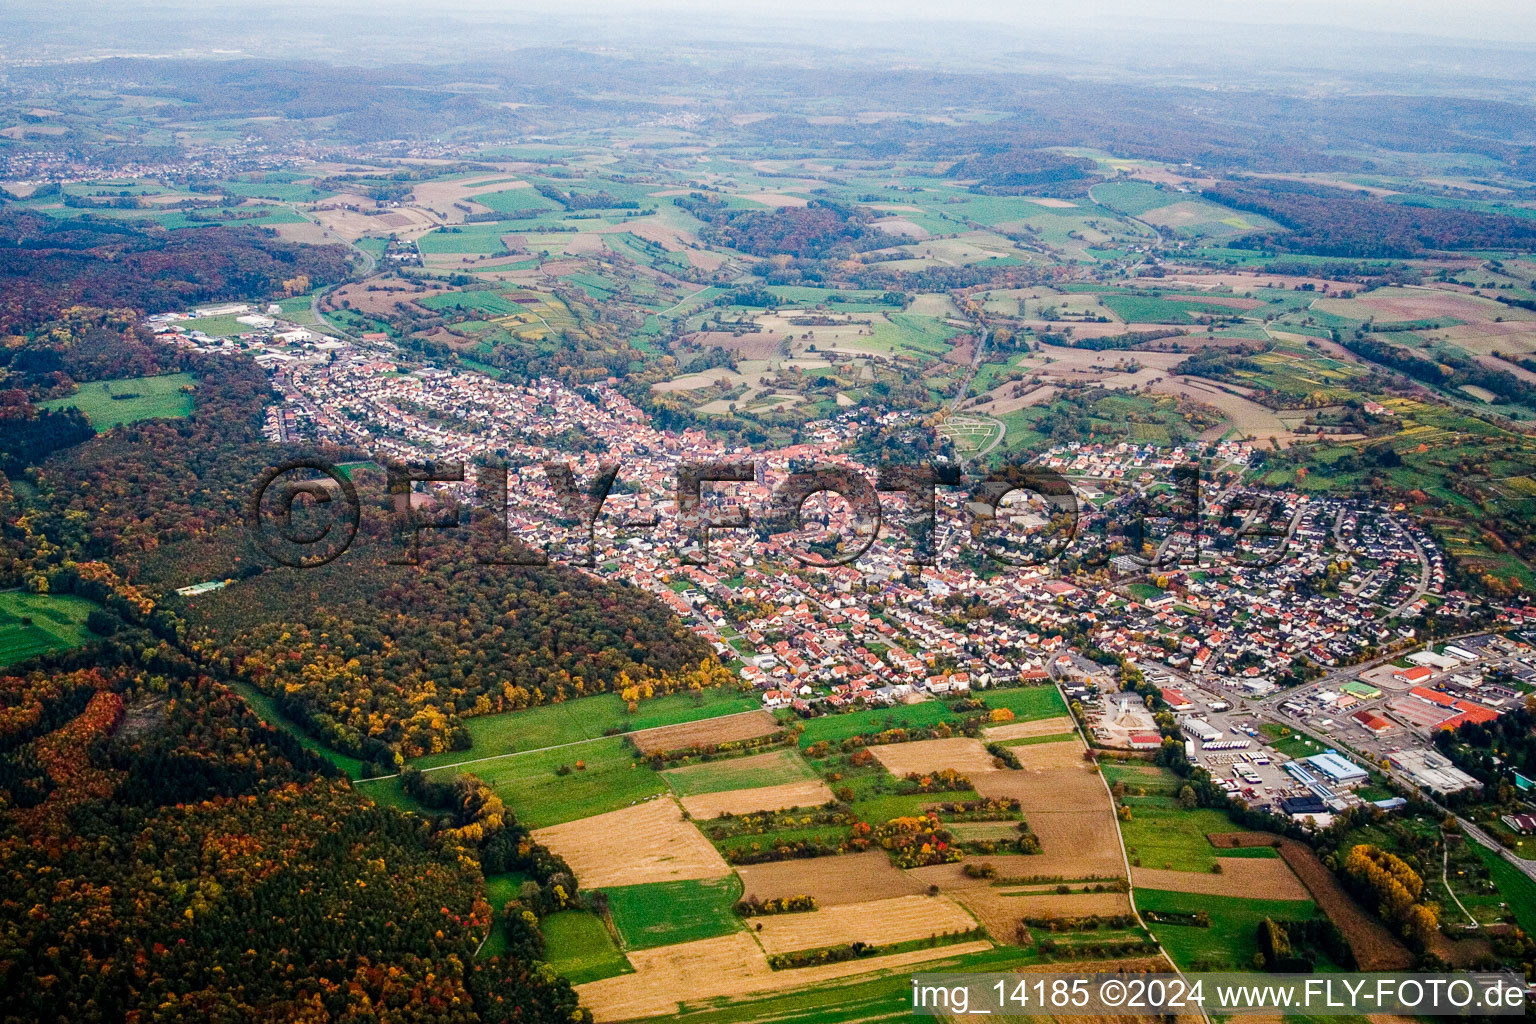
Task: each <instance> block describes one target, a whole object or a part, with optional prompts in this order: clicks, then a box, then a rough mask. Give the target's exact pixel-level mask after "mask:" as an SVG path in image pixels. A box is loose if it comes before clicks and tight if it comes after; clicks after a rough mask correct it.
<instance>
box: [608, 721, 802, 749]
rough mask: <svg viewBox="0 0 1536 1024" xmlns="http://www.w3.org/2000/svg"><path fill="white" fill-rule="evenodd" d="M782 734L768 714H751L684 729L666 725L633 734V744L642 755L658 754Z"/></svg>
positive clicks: (692, 725)
mask: <svg viewBox="0 0 1536 1024" xmlns="http://www.w3.org/2000/svg"><path fill="white" fill-rule="evenodd" d="M778 731H779V723H778V722H776V721H775V720H774V717H773V716H772V715H770V714H769V713H768V712H766V711H748V712H745V713H743V714H739V715H726V716H724V717H721V718H706V719H705V720H703V721H702V722H688V723H686V724H684V725H664V726H661V727H660V728H657V729H646V730H644V731H643V732H636V733H631V734H630V737H629V738H630V740H631V741H632V742H633V743H634V744H635V747H636V749H638V750H639V751H640V753H642V754H654V753H657V752H659V751H663V750H682V749H684V748H685V747H695V746H701V745H704V744H708V743H727V742H730V741H732V740H750V739H756V738H757V737H759V736H771V735H772V734H774V733H776V732H778Z"/></svg>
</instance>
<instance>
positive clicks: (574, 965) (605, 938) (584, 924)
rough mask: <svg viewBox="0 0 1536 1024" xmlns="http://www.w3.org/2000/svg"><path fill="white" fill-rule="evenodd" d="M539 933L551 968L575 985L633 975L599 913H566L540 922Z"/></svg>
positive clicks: (583, 911)
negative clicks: (621, 975) (541, 935)
mask: <svg viewBox="0 0 1536 1024" xmlns="http://www.w3.org/2000/svg"><path fill="white" fill-rule="evenodd" d="M539 931H540V932H541V933H542V934H543V936H544V954H545V956H546V957H547V958H548V960H549V965H550V966H551V967H553V968H554V969H555V970H557V971H559V972H560V974H561V975H562V976H563V977H565V978H567V979H569V980H570V982H571V984H573V985H581V984H585V983H586V982H589V981H597V980H599V979H601V978H612V977H614V976H616V975H620V974H630V973H632V972H633V968H632V967H630V966H629V960H628V959H626V958H625V956H624V954H623V952H621V951H620V949H619V947H618V946H617V945H616V944H615V943H614V941H613V936H612V935H610V934H609V933H608V926H607V925H606V924H604V923H603V921H602V919H601V918H599V917H598V916H597V915H596V914H592V913H589V912H588V911H585V910H562V911H560V912H559V913H555V914H550V915H549V916H547V917H545V918H543V919H542V920H540V921H539Z"/></svg>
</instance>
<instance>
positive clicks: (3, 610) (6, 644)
mask: <svg viewBox="0 0 1536 1024" xmlns="http://www.w3.org/2000/svg"><path fill="white" fill-rule="evenodd" d="M95 607H96V605H95V604H93V603H92V602H90V601H87V600H86V599H85V598H83V597H75V596H74V595H73V594H32V593H28V592H26V591H22V590H6V591H0V667H3V666H6V665H13V664H15V663H16V662H18V661H25V660H26V659H28V658H31V657H35V656H36V655H39V654H42V653H44V652H46V651H67V650H69V649H70V648H72V647H79V646H81V645H82V644H85V643H87V642H88V641H89V640H90V639H91V637H92V635H93V634H92V633H91V632H90V630H88V629H86V628H85V619H86V616H88V615H89V614H90V613H91V609H93V608H95Z"/></svg>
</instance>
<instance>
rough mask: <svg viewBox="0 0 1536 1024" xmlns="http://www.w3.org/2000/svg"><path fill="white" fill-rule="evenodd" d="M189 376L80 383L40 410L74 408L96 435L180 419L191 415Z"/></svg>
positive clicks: (179, 375)
mask: <svg viewBox="0 0 1536 1024" xmlns="http://www.w3.org/2000/svg"><path fill="white" fill-rule="evenodd" d="M195 383H196V380H195V379H194V378H193V376H192V375H191V374H190V373H167V374H164V375H162V376H159V377H123V378H120V379H118V380H98V381H92V382H91V383H89V384H81V385H80V390H79V391H77V392H75V393H74V394H73V395H70V396H69V397H68V398H55V399H53V400H52V401H48V402H39V403H38V407H39V408H42V409H65V408H75V409H79V410H80V411H81V412H83V413H85V415H86V418H87V419H89V420H90V421H91V426H93V427H95V428H96V432H97V433H98V434H100V433H102V432H104V431H107V430H111V429H112V428H113V427H116V426H120V425H121V424H124V423H136V422H138V421H139V420H154V419H180V418H182V417H183V416H190V415H191V414H192V391H191V388H192V386H193V385H194V384H195Z"/></svg>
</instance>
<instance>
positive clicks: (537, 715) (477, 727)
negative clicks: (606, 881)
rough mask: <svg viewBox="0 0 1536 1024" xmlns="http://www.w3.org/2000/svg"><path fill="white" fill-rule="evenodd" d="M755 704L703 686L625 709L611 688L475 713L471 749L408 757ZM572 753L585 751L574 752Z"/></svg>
mask: <svg viewBox="0 0 1536 1024" xmlns="http://www.w3.org/2000/svg"><path fill="white" fill-rule="evenodd" d="M760 706H761V705H760V703H759V702H758V701H757V700H756V699H754V698H753V697H752V695H750V694H745V693H739V692H737V691H734V690H707V691H705V692H703V693H699V694H691V693H674V694H667V695H665V696H662V697H653V698H651V699H650V700H644V701H641V702H640V705H639V707H638V708H637V709H636V711H635V713H634V714H630V713H629V712H628V711H627V710H626V709H625V706H624V702H623V701H622V700H620V699H619V695H618V694H616V693H599V694H594V695H592V696H590V697H578V698H576V699H575V700H567V701H562V702H560V703H558V704H544V705H541V706H539V707H536V708H528V709H526V710H524V711H508V712H505V713H503V714H499V715H480V716H478V717H476V718H471V719H469V720H468V721H467V722H466V723H465V725H466V726H467V727H468V729H469V736H470V748H469V749H468V750H452V751H444V752H442V753H440V754H428V755H427V756H425V757H420V758H417V759H416V760H415V761H413V762H412V764H413V765H415V766H416V767H417V768H422V769H426V768H435V767H438V766H440V765H446V764H456V763H458V762H460V761H469V760H473V759H475V758H477V757H492V756H495V755H497V754H508V753H512V752H513V751H518V750H524V751H528V750H538V749H540V748H542V747H554V746H559V745H561V744H566V743H577V742H579V741H582V740H593V739H597V738H599V737H601V736H602V735H603V734H604V733H608V732H614V731H617V732H633V731H634V730H636V729H652V728H655V727H657V726H661V725H680V724H682V723H684V722H696V721H699V720H700V719H704V718H716V717H718V716H720V715H730V714H736V713H737V712H740V711H751V710H754V709H755V708H757V707H760ZM572 756H573V757H574V756H586V755H585V753H584V752H580V751H577V752H573V754H572Z"/></svg>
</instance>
